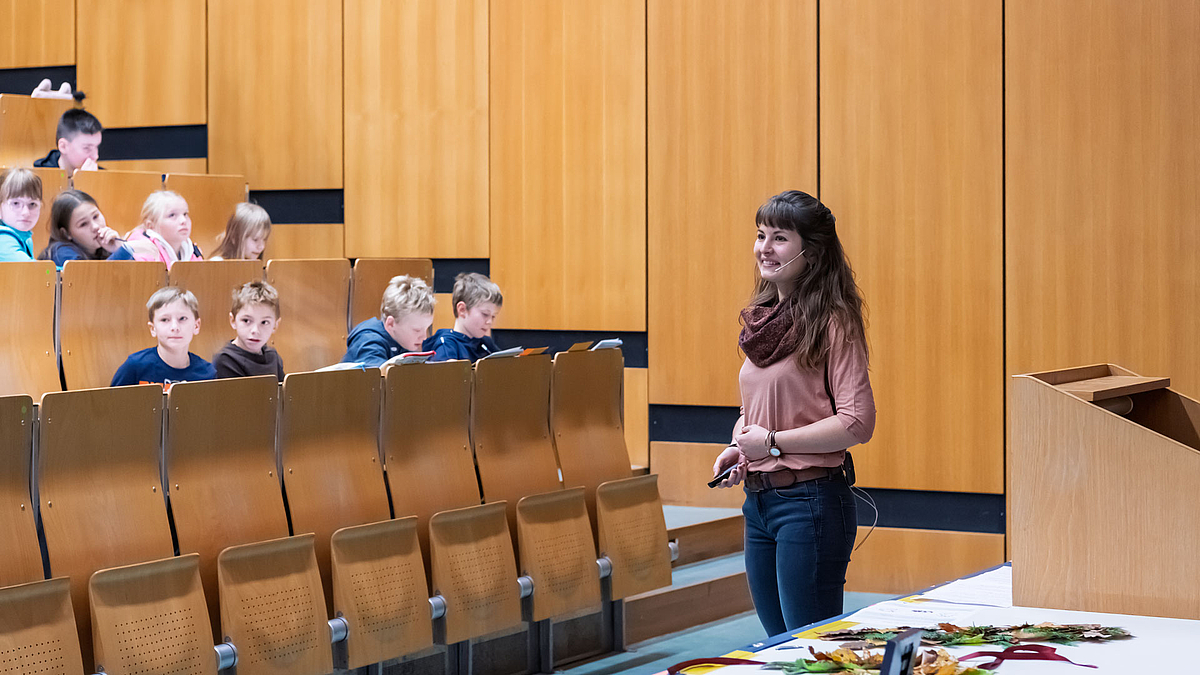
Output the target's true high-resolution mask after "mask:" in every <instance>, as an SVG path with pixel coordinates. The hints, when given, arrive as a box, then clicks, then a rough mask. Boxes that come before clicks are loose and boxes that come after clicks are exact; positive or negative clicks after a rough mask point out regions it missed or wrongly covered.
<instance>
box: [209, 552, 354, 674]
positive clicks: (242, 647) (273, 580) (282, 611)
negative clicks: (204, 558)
mask: <svg viewBox="0 0 1200 675" xmlns="http://www.w3.org/2000/svg"><path fill="white" fill-rule="evenodd" d="M217 579H218V585H219V587H220V592H221V628H222V632H223V633H224V634H225V635H226V636H228V637H229V638H230V640H231V641H232V642H233V644H235V645H237V650H238V665H237V672H238V675H326V674H327V673H330V672H332V671H333V651H332V649H330V644H329V640H330V634H329V623H328V622H327V618H326V616H325V601H324V598H323V595H324V594H323V593H322V591H321V572H320V571H319V570H318V569H317V558H316V554H315V553H314V551H313V535H311V534H302V535H297V536H295V537H285V538H283V539H273V540H270V541H265V542H260V543H256V544H243V545H241V546H232V547H230V548H227V549H225V550H224V551H221V555H220V556H219V557H218V558H217Z"/></svg>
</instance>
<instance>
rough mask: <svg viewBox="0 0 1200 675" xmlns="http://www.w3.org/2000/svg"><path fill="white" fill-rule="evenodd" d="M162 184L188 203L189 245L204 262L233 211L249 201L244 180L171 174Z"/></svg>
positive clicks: (235, 177) (214, 248)
mask: <svg viewBox="0 0 1200 675" xmlns="http://www.w3.org/2000/svg"><path fill="white" fill-rule="evenodd" d="M164 184H165V186H166V188H167V189H168V190H174V191H175V192H178V193H179V194H180V195H181V196H182V197H183V198H184V199H186V200H187V203H188V211H189V213H190V214H191V217H192V241H193V242H195V243H196V245H197V246H199V247H200V251H201V252H202V253H204V256H205V257H206V258H207V257H211V256H212V254H213V252H214V251H215V250H216V248H217V236H218V235H220V234H221V233H223V232H224V231H225V226H226V225H227V224H229V217H230V216H232V215H233V210H234V209H235V208H236V207H237V205H238V204H240V203H242V202H244V201H246V199H247V197H248V195H247V185H246V178H245V176H217V175H213V174H199V175H198V174H186V173H172V174H167V179H166V181H165V182H164Z"/></svg>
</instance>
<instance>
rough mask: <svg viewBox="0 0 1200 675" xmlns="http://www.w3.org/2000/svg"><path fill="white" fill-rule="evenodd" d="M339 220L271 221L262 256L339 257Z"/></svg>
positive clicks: (341, 254) (340, 230) (341, 251)
mask: <svg viewBox="0 0 1200 675" xmlns="http://www.w3.org/2000/svg"><path fill="white" fill-rule="evenodd" d="M342 231H343V228H342V224H341V223H313V224H301V225H280V224H278V223H273V224H272V225H271V236H270V238H268V239H267V249H266V250H265V251H263V259H264V260H269V259H271V258H341V257H342V256H343V255H344V252H345V249H344V247H343V246H342Z"/></svg>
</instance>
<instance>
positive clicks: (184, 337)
mask: <svg viewBox="0 0 1200 675" xmlns="http://www.w3.org/2000/svg"><path fill="white" fill-rule="evenodd" d="M146 310H147V312H148V314H149V316H150V334H151V335H153V336H154V337H155V338H156V339H157V340H158V346H157V347H150V348H149V349H143V350H141V351H139V352H134V353H132V354H130V355H129V358H127V359H125V363H123V364H121V367H120V368H117V372H116V373H115V374H113V379H112V385H111V386H114V387H121V386H125V385H130V384H149V383H159V384H162V385H163V388H164V389H170V388H171V385H172V384H174V383H175V382H194V381H198V380H212V379H215V378H216V377H217V371H216V370H214V369H213V367H212V364H211V363H209V362H208V361H205V360H204V359H202V358H200V357H199V356H196V355H195V354H193V353H191V352H189V351H188V347H190V346H191V344H192V338H194V337H196V335H197V334H198V333H199V332H200V317H199V313H200V306H199V304H198V303H197V302H196V296H194V295H192V293H191V292H190V291H185V290H182V289H179V288H175V287H173V286H168V287H166V288H160V289H158V290H157V291H155V292H154V295H151V296H150V301H149V302H147V303H146Z"/></svg>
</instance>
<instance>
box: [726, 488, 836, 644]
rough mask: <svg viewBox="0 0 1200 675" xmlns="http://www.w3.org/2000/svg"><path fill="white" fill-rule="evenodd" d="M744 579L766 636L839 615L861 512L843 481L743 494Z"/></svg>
mask: <svg viewBox="0 0 1200 675" xmlns="http://www.w3.org/2000/svg"><path fill="white" fill-rule="evenodd" d="M742 515H744V516H745V517H746V579H747V580H748V581H749V583H750V595H751V597H752V598H753V599H754V609H755V610H756V611H757V612H758V619H759V621H761V622H762V625H763V628H765V629H766V630H767V635H779V634H780V633H783V632H784V631H789V630H794V629H796V628H799V627H801V626H805V625H807V624H810V623H813V622H815V621H821V620H822V619H828V618H829V617H832V616H837V615H838V614H841V613H842V591H843V589H844V587H845V585H846V566H847V565H848V564H849V563H850V551H851V549H853V548H854V538H855V535H856V534H857V531H858V526H857V522H858V509H857V507H856V506H855V503H854V495H853V494H852V493H851V492H850V486H849V485H847V484H846V478H845V477H844V476H843V475H842V474H840V473H839V474H837V475H835V476H833V477H829V478H817V479H815V480H810V481H805V482H803V483H797V484H795V485H792V486H790V487H786V488H779V489H778V490H764V491H762V492H749V491H747V492H746V502H745V503H744V504H743V505H742Z"/></svg>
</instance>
